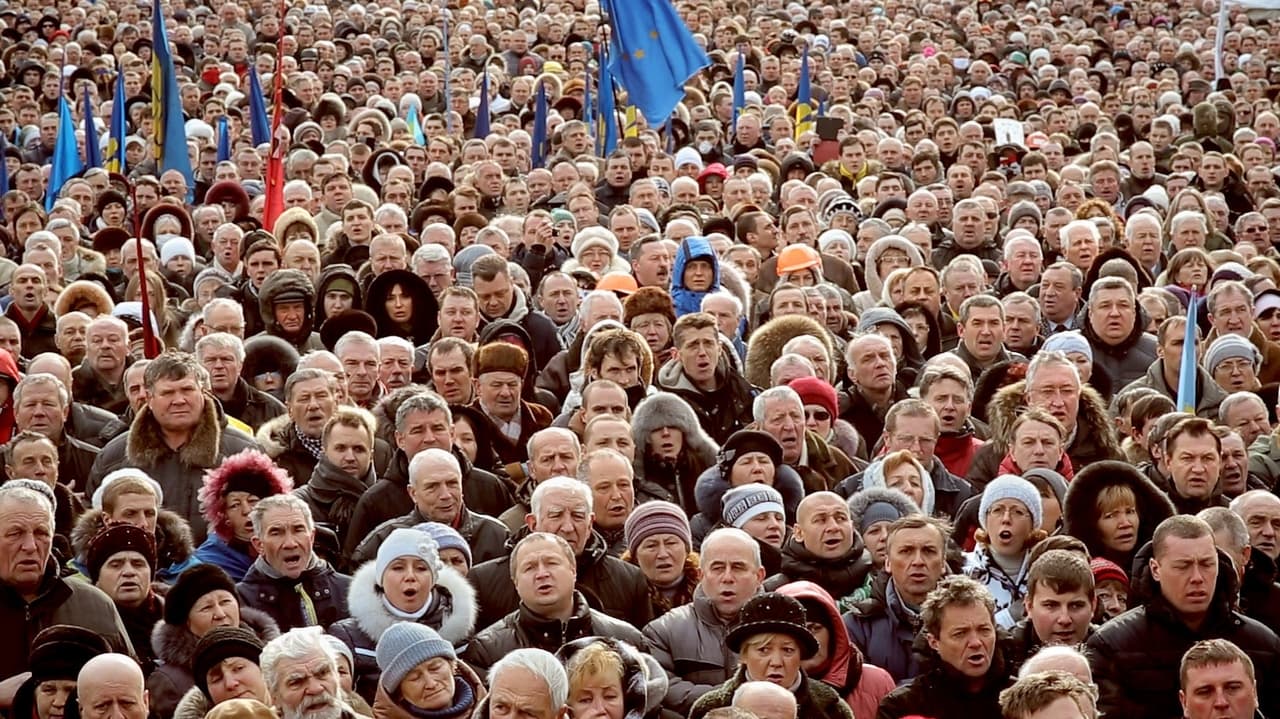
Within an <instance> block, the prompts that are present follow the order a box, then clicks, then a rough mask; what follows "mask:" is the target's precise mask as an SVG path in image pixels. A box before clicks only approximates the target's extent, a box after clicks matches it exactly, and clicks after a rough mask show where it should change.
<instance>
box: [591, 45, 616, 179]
mask: <svg viewBox="0 0 1280 719" xmlns="http://www.w3.org/2000/svg"><path fill="white" fill-rule="evenodd" d="M596 94H597V95H598V96H599V101H598V102H599V104H600V111H599V112H598V113H597V114H598V115H599V118H600V124H601V127H600V132H599V134H598V135H597V136H596V142H597V143H598V144H599V146H600V151H599V152H598V153H596V154H598V155H600V156H601V157H608V156H609V155H611V154H613V151H614V150H615V149H617V147H618V106H617V98H615V97H614V94H613V75H611V74H609V56H608V53H607V51H606V50H605V48H604V47H603V46H602V47H601V48H600V87H599V91H598V92H597V93H596Z"/></svg>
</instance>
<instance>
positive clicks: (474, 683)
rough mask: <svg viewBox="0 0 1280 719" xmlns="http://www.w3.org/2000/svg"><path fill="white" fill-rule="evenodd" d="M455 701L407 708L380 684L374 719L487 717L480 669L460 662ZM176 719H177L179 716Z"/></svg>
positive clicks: (455, 675) (454, 678)
mask: <svg viewBox="0 0 1280 719" xmlns="http://www.w3.org/2000/svg"><path fill="white" fill-rule="evenodd" d="M453 682H454V689H453V699H452V700H451V701H450V702H449V706H447V707H445V708H443V709H435V710H432V711H430V712H427V711H425V710H422V709H417V708H416V707H415V708H414V709H412V710H411V709H409V708H407V707H406V706H405V705H404V704H403V703H402V702H403V700H397V699H393V698H392V696H391V695H390V694H388V693H387V690H386V689H385V688H384V687H383V686H382V685H378V686H377V689H376V692H375V694H376V696H375V697H374V699H373V719H420V717H422V716H423V715H429V716H430V717H431V718H432V719H471V718H472V717H483V715H482V714H479V713H477V710H478V709H479V708H480V706H481V702H483V701H484V699H485V698H486V697H487V696H488V692H487V691H486V690H485V687H484V682H483V681H481V680H480V675H479V674H476V670H474V669H472V668H471V667H469V666H467V663H466V662H458V663H457V665H456V668H455V669H454V670H453ZM398 694H399V692H397V695H398ZM175 719H176V717H175Z"/></svg>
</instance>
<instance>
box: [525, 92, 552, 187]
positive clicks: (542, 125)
mask: <svg viewBox="0 0 1280 719" xmlns="http://www.w3.org/2000/svg"><path fill="white" fill-rule="evenodd" d="M547 145H548V138H547V84H546V83H545V82H539V83H538V95H537V99H535V100H534V102H533V155H532V157H530V158H529V160H530V163H529V164H530V166H531V167H532V168H533V169H537V168H539V167H543V166H544V165H546V164H547Z"/></svg>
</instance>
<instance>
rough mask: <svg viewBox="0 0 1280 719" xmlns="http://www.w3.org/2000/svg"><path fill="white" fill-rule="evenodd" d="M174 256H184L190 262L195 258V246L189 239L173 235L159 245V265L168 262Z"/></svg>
mask: <svg viewBox="0 0 1280 719" xmlns="http://www.w3.org/2000/svg"><path fill="white" fill-rule="evenodd" d="M175 257H185V258H187V259H188V260H191V261H192V262H195V260H196V248H195V245H192V244H191V240H188V239H187V238H185V237H174V238H171V239H170V240H169V241H168V242H166V243H164V244H163V245H161V247H160V265H161V266H162V267H163V266H164V265H167V264H169V260H172V259H173V258H175Z"/></svg>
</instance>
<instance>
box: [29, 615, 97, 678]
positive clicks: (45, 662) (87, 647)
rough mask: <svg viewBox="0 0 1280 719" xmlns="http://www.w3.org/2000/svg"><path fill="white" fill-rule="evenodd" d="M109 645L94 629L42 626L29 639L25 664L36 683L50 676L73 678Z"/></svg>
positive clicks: (67, 625) (64, 625)
mask: <svg viewBox="0 0 1280 719" xmlns="http://www.w3.org/2000/svg"><path fill="white" fill-rule="evenodd" d="M110 651H111V647H110V646H109V645H108V644H107V640H105V639H103V638H102V636H101V635H100V634H98V633H97V632H92V631H89V630H88V629H85V628H84V627H79V626H75V625H72V624H55V625H53V626H51V627H46V628H45V629H42V630H41V631H40V633H39V634H36V637H35V639H34V640H32V642H31V654H30V656H29V657H28V659H27V666H28V669H29V670H30V672H31V679H32V680H33V681H35V682H36V683H37V684H39V683H40V682H45V681H49V680H50V679H66V680H70V681H75V680H76V677H77V676H79V674H80V670H81V669H82V668H83V667H84V665H85V664H86V663H88V661H89V660H90V659H92V658H94V657H96V656H98V655H99V654H107V653H109V652H110Z"/></svg>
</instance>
